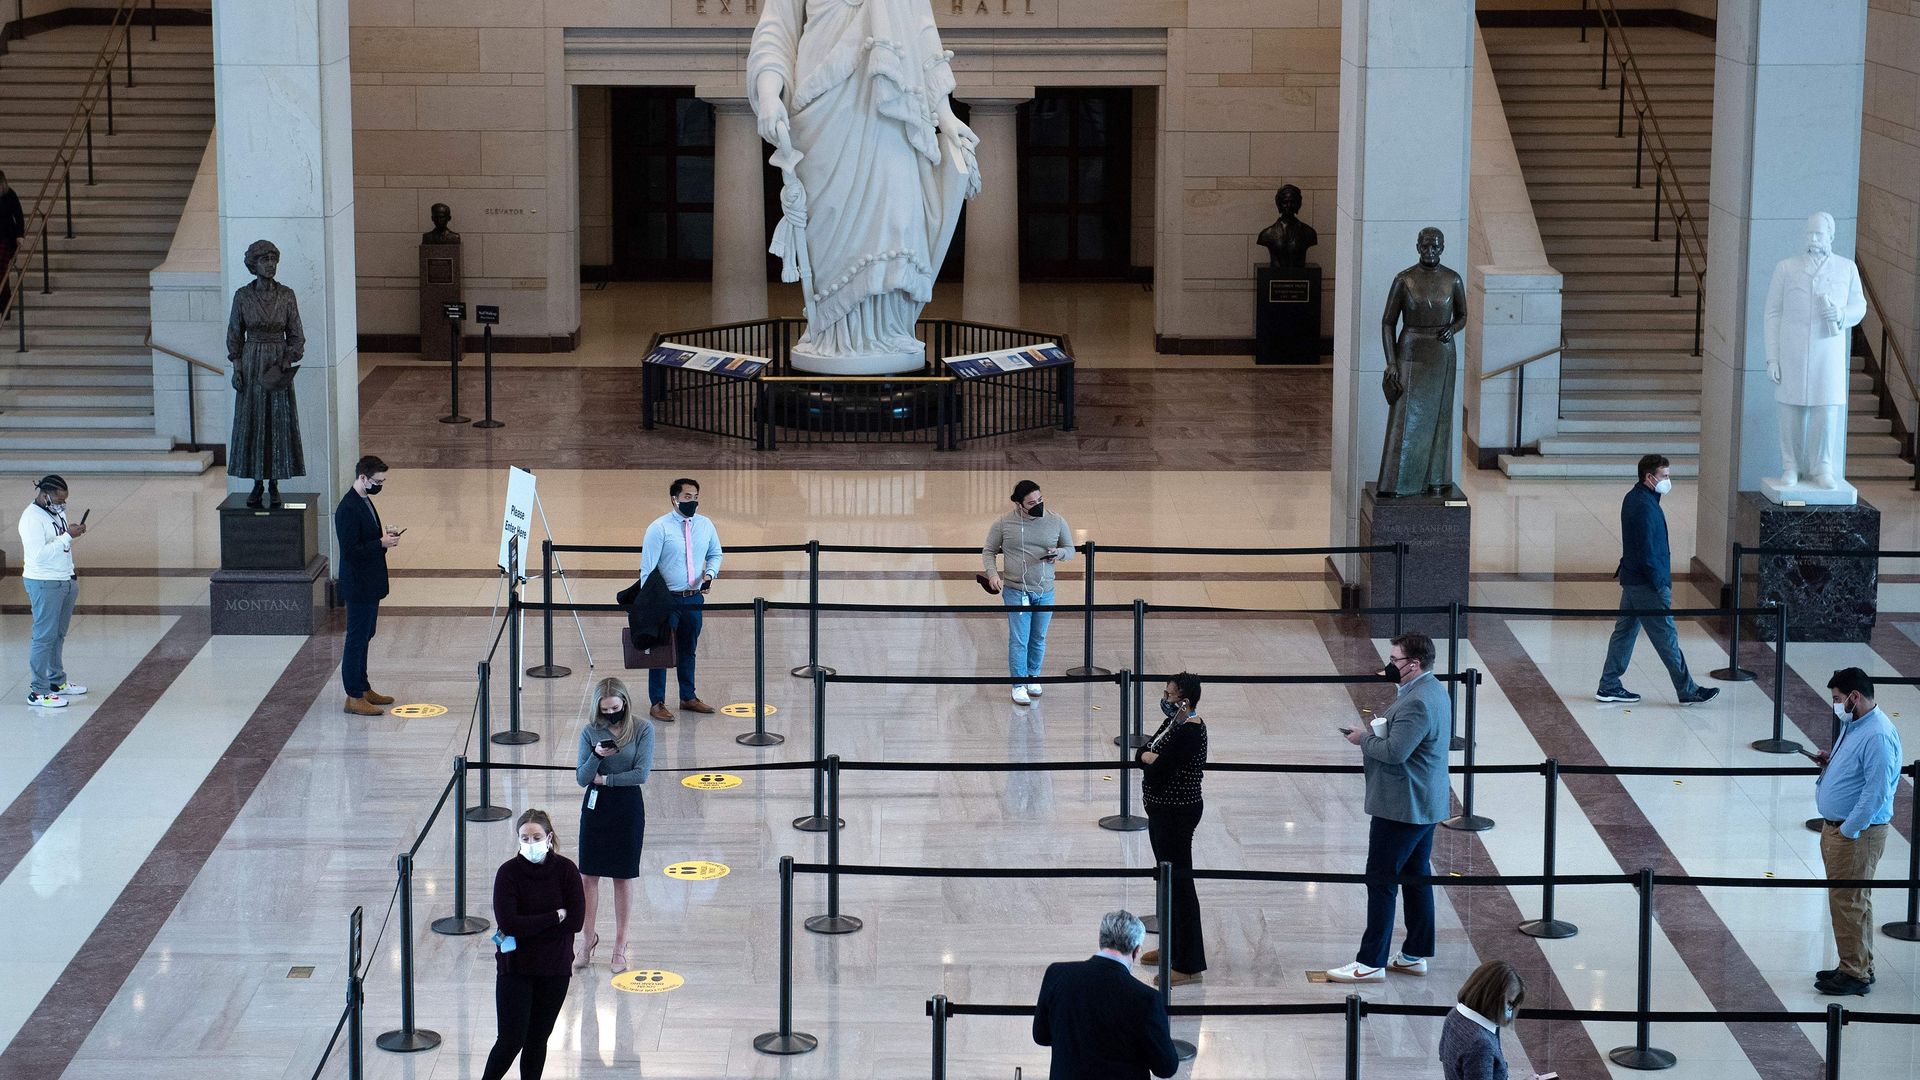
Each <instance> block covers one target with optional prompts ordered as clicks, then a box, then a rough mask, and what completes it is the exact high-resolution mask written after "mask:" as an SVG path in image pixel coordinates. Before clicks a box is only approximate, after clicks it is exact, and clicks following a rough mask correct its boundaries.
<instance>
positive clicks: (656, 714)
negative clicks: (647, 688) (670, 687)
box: [647, 701, 673, 724]
mask: <svg viewBox="0 0 1920 1080" xmlns="http://www.w3.org/2000/svg"><path fill="white" fill-rule="evenodd" d="M647 715H648V716H651V717H653V718H654V719H655V720H660V721H663V722H665V723H669V724H671V723H673V714H672V713H670V712H668V711H667V703H666V702H664V701H656V702H654V703H653V708H651V709H649V710H647Z"/></svg>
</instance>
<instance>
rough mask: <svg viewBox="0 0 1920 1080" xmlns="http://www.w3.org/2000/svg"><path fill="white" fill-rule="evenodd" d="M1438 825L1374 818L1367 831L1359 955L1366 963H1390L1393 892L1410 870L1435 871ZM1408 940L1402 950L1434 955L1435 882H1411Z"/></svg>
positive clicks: (1408, 893)
mask: <svg viewBox="0 0 1920 1080" xmlns="http://www.w3.org/2000/svg"><path fill="white" fill-rule="evenodd" d="M1432 854H1433V826H1432V825H1411V824H1408V823H1407V822H1404V821H1392V820H1389V819H1387V818H1380V817H1377V818H1374V819H1373V827H1372V828H1371V829H1370V830H1369V831H1368V833H1367V871H1366V874H1367V932H1366V935H1365V936H1363V937H1362V938H1361V939H1360V952H1359V953H1358V954H1356V955H1355V956H1354V959H1355V960H1357V961H1359V962H1360V963H1362V964H1364V965H1366V966H1367V967H1373V968H1377V967H1386V966H1387V953H1388V952H1389V951H1390V950H1389V946H1390V945H1391V944H1392V939H1393V897H1394V894H1395V893H1396V892H1398V891H1399V889H1400V878H1401V877H1402V876H1405V875H1413V876H1424V875H1426V874H1430V873H1432V872H1433V870H1432V867H1431V866H1430V865H1429V863H1428V857H1429V856H1431V855H1432ZM1405 906H1406V909H1407V940H1406V944H1405V945H1403V946H1402V947H1401V950H1400V951H1401V952H1403V953H1406V954H1407V955H1408V956H1420V957H1429V956H1432V955H1433V951H1434V950H1433V886H1431V885H1409V886H1407V899H1406V905H1405Z"/></svg>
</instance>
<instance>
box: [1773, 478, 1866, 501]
mask: <svg viewBox="0 0 1920 1080" xmlns="http://www.w3.org/2000/svg"><path fill="white" fill-rule="evenodd" d="M1837 484H1838V486H1836V487H1830V488H1823V487H1815V486H1813V484H1812V483H1811V482H1809V481H1808V480H1806V479H1805V478H1802V479H1801V481H1800V482H1799V483H1797V484H1790V485H1789V484H1782V483H1781V482H1780V479H1779V477H1775V476H1769V477H1767V478H1765V479H1764V480H1761V481H1760V494H1762V495H1764V496H1766V497H1767V501H1769V502H1771V503H1773V504H1774V505H1776V506H1791V505H1793V504H1796V503H1798V504H1800V505H1802V506H1852V505H1853V504H1855V503H1857V502H1859V501H1860V489H1859V488H1856V487H1854V486H1853V485H1852V484H1849V483H1847V482H1846V481H1845V480H1840V481H1837Z"/></svg>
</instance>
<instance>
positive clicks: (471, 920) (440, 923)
mask: <svg viewBox="0 0 1920 1080" xmlns="http://www.w3.org/2000/svg"><path fill="white" fill-rule="evenodd" d="M492 925H493V924H492V923H490V922H488V921H487V920H485V919H483V918H481V917H480V916H478V915H449V916H447V917H446V918H444V919H435V920H433V932H434V933H436V934H446V935H447V936H448V937H459V936H461V935H463V934H477V933H479V932H480V931H482V930H485V929H486V928H487V927H489V926H492Z"/></svg>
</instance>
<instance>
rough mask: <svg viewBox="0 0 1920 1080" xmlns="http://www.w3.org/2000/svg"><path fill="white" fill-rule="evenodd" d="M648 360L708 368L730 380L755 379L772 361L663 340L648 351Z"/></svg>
mask: <svg viewBox="0 0 1920 1080" xmlns="http://www.w3.org/2000/svg"><path fill="white" fill-rule="evenodd" d="M646 362H647V363H649V364H657V365H659V366H661V367H678V368H687V369H688V370H690V371H708V372H712V373H713V374H715V375H724V376H726V377H727V378H730V379H751V378H753V377H754V376H756V375H759V374H760V373H761V372H764V371H765V370H766V369H767V364H768V363H770V361H768V360H767V358H766V357H764V356H744V355H742V354H740V353H726V352H715V351H713V350H712V349H702V348H700V347H699V346H698V345H682V344H680V343H679V342H677V341H663V342H661V343H660V347H659V348H657V349H655V350H653V351H652V352H650V353H648V354H647V359H646Z"/></svg>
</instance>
